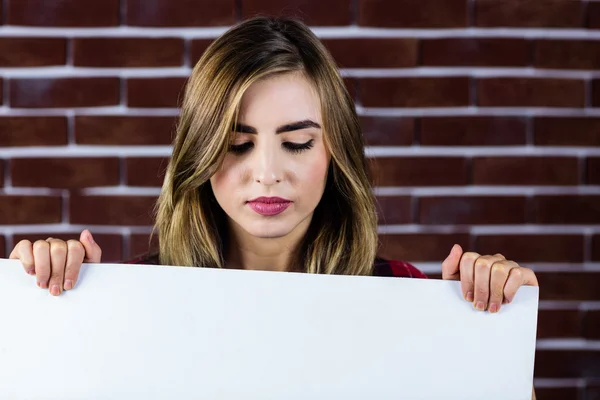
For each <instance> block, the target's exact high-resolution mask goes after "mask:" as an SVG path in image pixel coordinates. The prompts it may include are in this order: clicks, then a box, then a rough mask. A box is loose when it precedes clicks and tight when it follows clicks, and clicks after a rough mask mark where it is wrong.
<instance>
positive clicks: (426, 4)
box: [358, 0, 467, 28]
mask: <svg viewBox="0 0 600 400" xmlns="http://www.w3.org/2000/svg"><path fill="white" fill-rule="evenodd" d="M358 25H364V26H374V27H399V28H462V27H465V26H467V1H466V0H444V1H439V0H402V1H397V0H358Z"/></svg>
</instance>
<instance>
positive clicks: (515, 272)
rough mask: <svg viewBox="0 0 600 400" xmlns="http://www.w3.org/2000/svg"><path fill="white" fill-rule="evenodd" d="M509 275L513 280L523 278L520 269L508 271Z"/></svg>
mask: <svg viewBox="0 0 600 400" xmlns="http://www.w3.org/2000/svg"><path fill="white" fill-rule="evenodd" d="M510 275H511V276H514V277H515V278H518V279H520V278H522V277H523V271H521V268H513V269H512V270H511V271H510Z"/></svg>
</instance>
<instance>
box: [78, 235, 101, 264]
mask: <svg viewBox="0 0 600 400" xmlns="http://www.w3.org/2000/svg"><path fill="white" fill-rule="evenodd" d="M79 241H80V242H81V244H82V245H83V248H84V249H85V258H84V260H83V261H84V262H86V263H99V262H100V260H101V259H102V249H101V248H100V246H98V243H96V242H95V241H94V237H93V236H92V233H91V232H90V231H88V230H87V229H85V230H84V231H83V232H81V235H80V236H79Z"/></svg>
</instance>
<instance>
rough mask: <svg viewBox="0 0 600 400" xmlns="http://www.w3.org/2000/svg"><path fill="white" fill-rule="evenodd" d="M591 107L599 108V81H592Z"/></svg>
mask: <svg viewBox="0 0 600 400" xmlns="http://www.w3.org/2000/svg"><path fill="white" fill-rule="evenodd" d="M592 105H593V106H594V107H600V79H595V80H593V81H592Z"/></svg>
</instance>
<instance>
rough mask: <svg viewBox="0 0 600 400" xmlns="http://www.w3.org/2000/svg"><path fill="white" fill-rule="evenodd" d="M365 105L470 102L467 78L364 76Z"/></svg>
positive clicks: (390, 105)
mask: <svg viewBox="0 0 600 400" xmlns="http://www.w3.org/2000/svg"><path fill="white" fill-rule="evenodd" d="M359 85H360V99H361V103H362V105H363V106H365V107H458V106H467V105H469V78H463V77H450V78H363V79H360V81H359Z"/></svg>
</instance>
